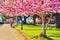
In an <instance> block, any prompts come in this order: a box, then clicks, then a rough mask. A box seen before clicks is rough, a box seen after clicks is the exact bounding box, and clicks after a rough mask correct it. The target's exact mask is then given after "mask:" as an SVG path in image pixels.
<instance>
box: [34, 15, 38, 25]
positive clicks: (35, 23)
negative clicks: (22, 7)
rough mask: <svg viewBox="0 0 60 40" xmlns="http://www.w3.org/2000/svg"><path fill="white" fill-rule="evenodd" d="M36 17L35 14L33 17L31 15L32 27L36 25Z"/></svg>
mask: <svg viewBox="0 0 60 40" xmlns="http://www.w3.org/2000/svg"><path fill="white" fill-rule="evenodd" d="M36 17H37V15H36V14H35V15H33V23H34V25H36Z"/></svg>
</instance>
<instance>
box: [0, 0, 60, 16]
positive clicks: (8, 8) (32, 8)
mask: <svg viewBox="0 0 60 40" xmlns="http://www.w3.org/2000/svg"><path fill="white" fill-rule="evenodd" d="M42 11H43V12H54V13H56V12H58V13H60V0H5V1H2V0H0V12H1V13H3V14H6V15H8V16H22V15H25V16H28V15H29V14H30V13H32V14H35V13H36V14H39V13H40V12H42Z"/></svg>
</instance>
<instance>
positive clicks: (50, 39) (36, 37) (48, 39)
mask: <svg viewBox="0 0 60 40" xmlns="http://www.w3.org/2000/svg"><path fill="white" fill-rule="evenodd" d="M33 38H35V39H38V38H43V39H47V40H53V39H52V38H49V37H47V36H46V37H40V36H33V37H32V39H33Z"/></svg>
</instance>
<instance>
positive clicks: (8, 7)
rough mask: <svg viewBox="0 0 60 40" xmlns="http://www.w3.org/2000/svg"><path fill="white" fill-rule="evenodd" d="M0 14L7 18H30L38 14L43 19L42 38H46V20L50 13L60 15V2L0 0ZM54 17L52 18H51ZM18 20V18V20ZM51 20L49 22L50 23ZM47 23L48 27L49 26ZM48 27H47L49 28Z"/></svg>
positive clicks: (50, 0) (48, 0)
mask: <svg viewBox="0 0 60 40" xmlns="http://www.w3.org/2000/svg"><path fill="white" fill-rule="evenodd" d="M0 12H1V13H3V14H5V15H7V16H11V17H13V16H16V17H17V16H23V15H24V16H26V17H27V16H28V15H29V14H30V13H31V14H32V15H34V14H37V15H38V16H40V17H41V19H42V33H41V36H43V37H46V28H45V23H44V19H45V16H46V14H48V12H51V13H56V12H58V13H60V1H59V0H5V1H2V0H0ZM51 17H52V16H51ZM16 19H17V18H16ZM49 22H50V20H49V21H48V23H49ZM48 23H47V25H48ZM47 25H46V26H47Z"/></svg>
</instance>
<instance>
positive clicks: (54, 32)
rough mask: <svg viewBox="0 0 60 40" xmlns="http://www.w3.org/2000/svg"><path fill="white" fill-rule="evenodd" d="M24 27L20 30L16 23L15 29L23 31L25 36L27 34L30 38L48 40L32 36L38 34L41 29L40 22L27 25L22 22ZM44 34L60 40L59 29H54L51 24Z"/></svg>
mask: <svg viewBox="0 0 60 40" xmlns="http://www.w3.org/2000/svg"><path fill="white" fill-rule="evenodd" d="M23 27H24V29H23V30H21V26H20V25H18V26H17V27H16V29H17V30H20V31H22V32H23V33H25V34H26V35H27V36H29V37H30V38H31V39H32V40H48V39H46V38H41V37H39V38H37V39H36V38H33V37H34V36H39V35H40V33H41V31H42V26H41V24H39V25H36V26H34V25H27V24H24V26H23ZM46 33H47V34H46V35H47V36H48V37H49V38H52V39H53V40H60V29H56V28H55V27H53V26H48V29H47V31H46Z"/></svg>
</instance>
